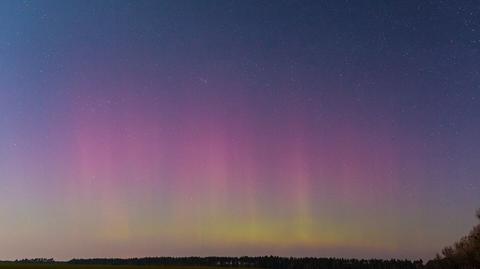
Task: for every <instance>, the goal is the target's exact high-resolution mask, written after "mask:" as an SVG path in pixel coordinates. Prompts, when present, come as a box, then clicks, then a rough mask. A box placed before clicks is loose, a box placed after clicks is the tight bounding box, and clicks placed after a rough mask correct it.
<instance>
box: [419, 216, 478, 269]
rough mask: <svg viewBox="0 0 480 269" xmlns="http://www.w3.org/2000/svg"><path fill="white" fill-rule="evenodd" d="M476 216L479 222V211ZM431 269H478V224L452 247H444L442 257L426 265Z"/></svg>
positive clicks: (439, 256) (437, 257) (438, 256)
mask: <svg viewBox="0 0 480 269" xmlns="http://www.w3.org/2000/svg"><path fill="white" fill-rule="evenodd" d="M476 216H477V218H478V220H479V221H480V209H479V210H477V212H476ZM427 268H432V269H480V223H479V224H477V225H476V226H475V227H473V229H472V230H471V231H470V233H469V234H468V235H467V236H464V237H462V238H461V239H460V240H459V241H458V242H456V243H455V244H454V245H453V246H449V247H445V248H444V249H443V250H442V255H438V254H437V256H436V258H435V259H434V260H432V261H430V262H428V263H427Z"/></svg>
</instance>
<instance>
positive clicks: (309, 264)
mask: <svg viewBox="0 0 480 269" xmlns="http://www.w3.org/2000/svg"><path fill="white" fill-rule="evenodd" d="M477 218H478V220H479V221H480V209H479V210H478V211H477ZM15 262H18V263H56V262H55V261H54V260H53V259H43V258H42V259H28V260H27V259H26V260H17V261H15ZM66 263H67V264H84V265H88V264H97V265H180V266H181V265H184V266H192V265H194V266H223V267H256V268H272V269H420V268H422V269H480V223H479V224H477V225H476V226H475V227H473V229H472V230H471V231H470V233H469V234H468V235H466V236H464V237H463V238H461V239H460V240H459V241H458V242H456V243H455V244H454V245H453V246H451V247H446V248H444V249H443V251H442V253H441V254H437V257H436V258H435V259H433V260H431V261H429V262H427V263H426V264H424V263H423V261H422V260H417V261H410V260H396V259H393V260H378V259H370V260H363V259H362V260H359V259H338V258H293V257H291V258H286V257H277V256H264V257H150V258H131V259H106V258H105V259H104V258H102V259H73V260H70V261H68V262H66Z"/></svg>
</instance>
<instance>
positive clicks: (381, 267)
mask: <svg viewBox="0 0 480 269" xmlns="http://www.w3.org/2000/svg"><path fill="white" fill-rule="evenodd" d="M68 263H70V264H97V265H98V264H105V265H177V266H182V265H183V266H223V267H255V268H274V269H315V268H325V269H418V268H422V266H423V263H422V261H421V260H418V261H409V260H395V259H392V260H379V259H370V260H363V259H362V260H359V259H339V258H294V257H290V258H287V257H278V256H263V257H151V258H131V259H73V260H71V261H69V262H68Z"/></svg>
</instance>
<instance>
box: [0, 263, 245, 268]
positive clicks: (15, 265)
mask: <svg viewBox="0 0 480 269" xmlns="http://www.w3.org/2000/svg"><path fill="white" fill-rule="evenodd" d="M219 268H225V267H213V266H175V265H145V266H141V265H76V264H66V263H64V264H63V263H55V264H22V263H0V269H219ZM237 269H242V268H239V267H237ZM243 269H246V268H243ZM249 269H252V268H251V267H249Z"/></svg>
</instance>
